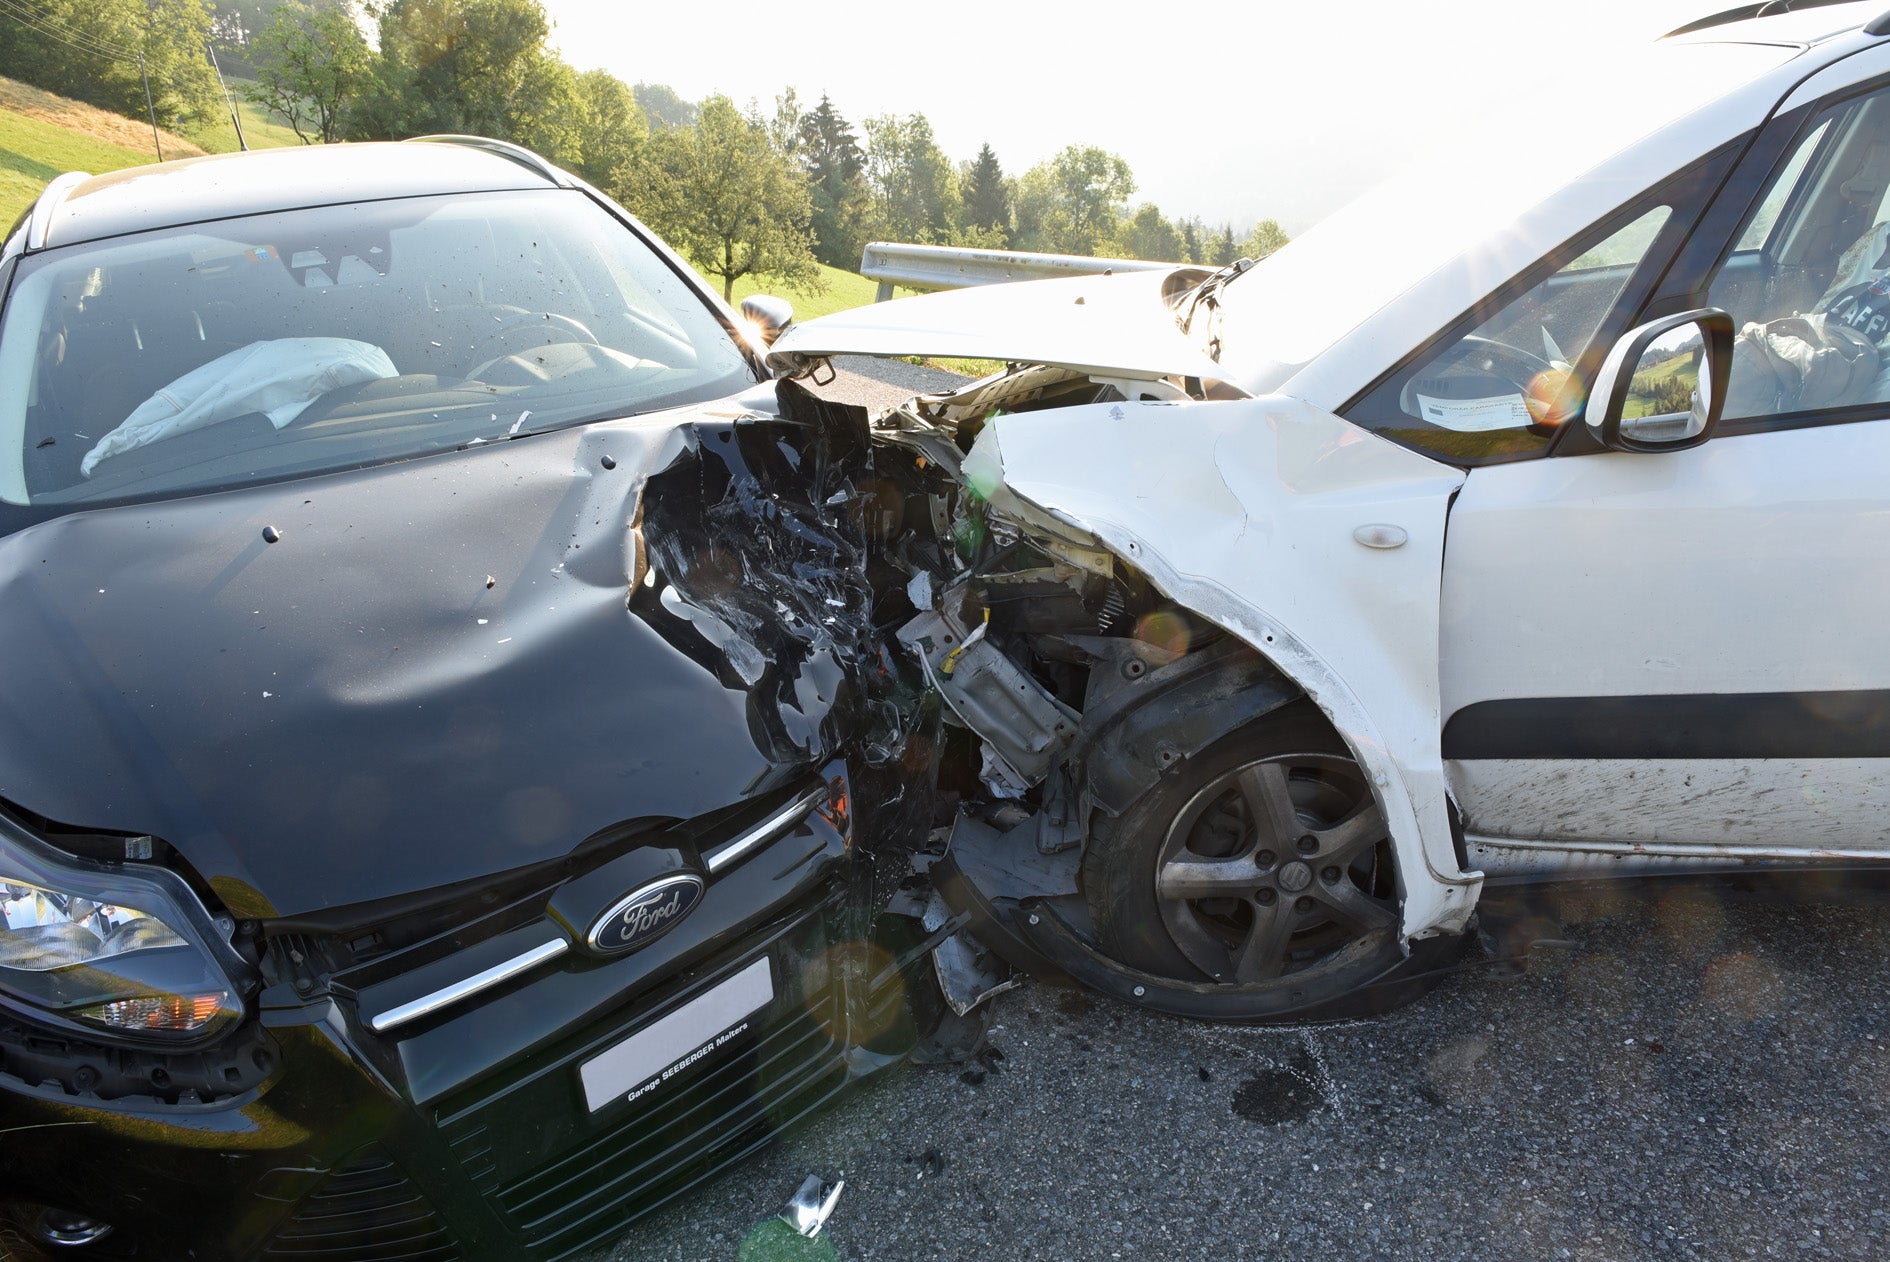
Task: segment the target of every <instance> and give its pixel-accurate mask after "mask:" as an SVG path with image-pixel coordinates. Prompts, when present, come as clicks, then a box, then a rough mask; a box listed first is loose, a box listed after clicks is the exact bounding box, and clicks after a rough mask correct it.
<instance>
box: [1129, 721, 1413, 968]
mask: <svg viewBox="0 0 1890 1262" xmlns="http://www.w3.org/2000/svg"><path fill="white" fill-rule="evenodd" d="M1390 875H1391V865H1390V856H1389V843H1388V829H1387V828H1386V826H1385V819H1384V813H1383V812H1382V811H1380V810H1379V808H1378V804H1377V801H1376V800H1375V799H1374V798H1373V796H1372V794H1371V792H1370V790H1369V787H1368V786H1367V785H1366V783H1365V781H1364V778H1363V777H1362V776H1361V775H1360V773H1359V769H1358V765H1357V764H1356V763H1354V762H1353V761H1352V760H1351V759H1349V758H1345V757H1342V756H1338V755H1333V754H1317V753H1298V754H1281V755H1276V756H1273V757H1269V758H1262V759H1256V760H1254V761H1252V762H1249V763H1245V764H1243V765H1242V766H1239V767H1236V768H1234V769H1232V770H1231V771H1228V772H1225V773H1223V774H1222V775H1220V776H1217V777H1215V778H1214V779H1213V780H1211V781H1209V782H1208V783H1207V784H1206V785H1204V786H1202V788H1201V789H1200V790H1199V791H1198V792H1197V793H1195V795H1194V796H1193V797H1191V798H1190V799H1189V800H1188V802H1187V804H1186V805H1185V806H1183V807H1182V809H1181V810H1180V811H1179V812H1177V814H1176V815H1175V818H1174V819H1173V821H1171V823H1170V824H1169V826H1168V830H1167V832H1166V834H1165V835H1164V836H1163V838H1162V845H1161V849H1160V850H1159V852H1158V853H1157V856H1156V863H1155V873H1154V878H1155V899H1156V905H1157V907H1158V908H1159V909H1160V913H1161V919H1162V925H1163V927H1164V928H1165V929H1166V930H1167V932H1168V936H1169V938H1170V940H1171V941H1172V942H1173V943H1174V945H1175V947H1176V949H1177V950H1179V951H1180V952H1181V954H1182V955H1183V956H1184V957H1185V958H1186V959H1187V960H1188V962H1189V963H1190V964H1192V965H1194V966H1195V967H1196V968H1198V969H1200V970H1201V972H1202V973H1204V974H1205V975H1206V976H1208V977H1210V978H1212V979H1214V980H1215V981H1219V982H1227V983H1234V984H1240V985H1265V984H1269V983H1274V982H1278V981H1280V980H1281V979H1282V978H1286V977H1290V976H1292V975H1294V974H1298V973H1303V972H1305V971H1307V970H1308V969H1311V968H1314V967H1316V966H1317V965H1318V964H1319V963H1320V962H1321V961H1322V960H1325V959H1327V958H1329V957H1330V956H1332V955H1333V953H1335V952H1336V951H1338V950H1340V949H1342V948H1343V947H1345V946H1347V945H1349V944H1351V943H1353V942H1356V941H1358V940H1359V939H1360V938H1363V937H1366V936H1368V935H1370V934H1373V933H1376V932H1380V931H1383V930H1387V929H1390V928H1392V927H1394V926H1395V925H1396V924H1397V918H1398V912H1397V899H1396V891H1395V889H1394V888H1393V887H1392V882H1391V880H1390Z"/></svg>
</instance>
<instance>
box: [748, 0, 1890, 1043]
mask: <svg viewBox="0 0 1890 1262" xmlns="http://www.w3.org/2000/svg"><path fill="white" fill-rule="evenodd" d="M1783 7H1784V6H1782V5H1768V6H1765V8H1767V9H1782V8H1783ZM1757 8H1758V6H1747V7H1746V8H1743V9H1740V10H1737V11H1735V12H1733V13H1731V14H1725V15H1721V16H1720V17H1718V18H1709V19H1706V20H1704V21H1702V22H1700V23H1696V24H1694V25H1693V26H1691V27H1688V28H1686V29H1684V30H1683V31H1680V32H1676V33H1674V34H1673V35H1671V36H1669V37H1667V38H1666V39H1664V40H1662V41H1659V42H1658V44H1657V45H1656V46H1655V47H1654V48H1653V49H1652V50H1651V53H1650V55H1648V56H1645V57H1627V56H1624V57H1623V59H1622V63H1621V64H1620V65H1618V66H1616V67H1612V68H1610V70H1609V72H1608V73H1605V74H1599V75H1597V76H1594V77H1591V78H1588V79H1585V80H1582V81H1578V82H1574V83H1570V84H1567V85H1564V86H1565V88H1566V90H1565V91H1564V90H1561V89H1558V91H1557V92H1556V93H1554V94H1553V95H1554V96H1556V97H1558V98H1561V99H1560V100H1559V102H1558V103H1557V104H1556V105H1555V107H1554V110H1555V113H1554V114H1553V115H1551V114H1550V113H1548V112H1547V111H1544V110H1538V111H1537V112H1536V113H1534V114H1533V115H1531V116H1529V117H1526V118H1525V117H1520V116H1519V117H1516V118H1513V119H1511V120H1509V121H1506V122H1504V123H1502V124H1500V125H1499V124H1495V123H1492V124H1491V125H1489V126H1488V127H1487V128H1485V129H1483V130H1480V131H1479V132H1478V133H1476V134H1471V135H1465V136H1462V137H1458V138H1455V139H1456V141H1457V144H1456V148H1457V151H1458V153H1459V154H1460V161H1461V170H1452V169H1449V167H1448V166H1446V165H1439V166H1437V167H1435V168H1433V169H1432V170H1431V171H1429V172H1427V173H1426V174H1425V175H1424V176H1423V177H1422V178H1416V179H1407V180H1404V181H1401V182H1399V183H1396V184H1394V185H1391V186H1389V187H1387V188H1386V189H1384V190H1383V191H1382V192H1380V193H1379V194H1376V195H1374V196H1370V197H1368V198H1366V199H1365V200H1364V201H1363V202H1361V203H1359V204H1356V205H1354V206H1352V207H1351V208H1349V209H1348V210H1346V211H1344V212H1341V213H1339V214H1337V215H1335V216H1333V217H1332V218H1331V219H1329V220H1328V221H1326V222H1324V223H1322V224H1320V225H1319V226H1318V227H1317V228H1316V229H1314V230H1313V231H1311V232H1308V233H1306V234H1304V235H1303V236H1302V237H1300V238H1299V239H1297V240H1295V241H1294V242H1293V243H1292V244H1291V245H1290V246H1288V247H1287V248H1285V249H1283V250H1281V251H1280V252H1279V253H1277V254H1275V255H1273V256H1271V257H1269V258H1267V259H1265V260H1263V261H1261V262H1259V263H1258V264H1253V265H1250V266H1242V265H1235V266H1234V267H1231V268H1226V269H1222V270H1221V271H1218V272H1214V273H1212V274H1205V273H1204V272H1203V271H1202V270H1200V269H1193V270H1189V269H1182V270H1177V271H1172V272H1143V273H1133V274H1118V275H1114V276H1107V277H1083V278H1077V279H1070V280H1055V281H1044V282H1033V283H1029V284H1014V285H1000V286H993V287H988V288H982V289H971V290H961V291H957V292H951V293H943V294H937V295H930V296H926V297H920V298H914V299H909V300H904V301H900V302H893V303H888V304H883V305H880V306H875V307H872V308H865V309H861V310H858V311H854V312H848V313H843V314H840V315H836V316H832V317H828V318H826V319H822V320H817V321H812V322H809V323H807V324H804V325H801V326H798V327H796V328H792V329H790V330H788V332H787V333H786V334H785V335H783V336H782V337H781V339H780V340H779V341H778V342H776V343H775V345H774V348H773V353H772V356H771V362H772V363H773V364H774V365H775V366H776V367H777V368H779V369H783V370H785V371H787V372H790V373H794V372H808V371H813V372H815V373H818V372H819V371H820V369H821V365H822V363H823V362H824V361H826V360H828V359H829V358H830V357H831V356H833V355H836V354H869V355H915V354H916V355H946V356H968V357H981V358H987V359H993V360H1000V361H1005V362H1006V363H1007V364H1008V367H1007V369H1006V370H1005V371H1003V372H1001V373H998V374H996V375H994V376H991V377H987V378H985V379H983V380H980V381H977V382H975V383H973V384H971V385H968V386H966V387H964V388H963V389H960V390H958V391H956V392H955V393H953V394H950V395H945V396H931V397H924V398H920V399H917V400H914V401H913V402H911V403H909V404H907V405H905V406H904V407H902V408H898V409H895V410H893V411H892V412H890V413H888V414H886V415H884V416H880V417H877V418H875V419H874V421H873V427H874V435H875V437H876V438H878V439H879V440H881V443H882V444H891V446H892V447H894V448H902V449H904V450H906V451H907V452H917V453H920V455H919V457H918V459H917V464H918V465H919V466H920V467H929V468H931V469H933V470H943V471H945V472H946V473H948V474H951V475H954V477H955V479H956V481H957V482H958V483H959V484H960V486H961V487H962V488H963V493H962V494H956V495H954V494H952V493H950V492H949V491H942V492H940V493H939V494H936V495H934V496H933V497H932V506H933V511H932V521H931V525H932V527H933V528H935V530H936V533H937V535H938V537H939V538H943V539H949V540H950V541H951V546H946V547H944V548H942V549H940V551H939V553H938V554H937V556H936V559H934V560H929V561H928V560H925V559H924V558H923V557H922V556H921V550H919V549H905V550H903V551H902V550H901V549H900V548H899V547H898V546H896V545H891V546H889V547H888V548H887V549H886V554H887V556H888V557H889V558H891V559H893V560H894V561H896V562H898V567H897V568H899V570H900V572H901V577H902V579H907V580H909V585H908V587H907V588H906V595H907V598H908V599H910V601H911V603H912V611H911V616H910V620H909V621H907V622H906V623H905V624H904V625H903V628H902V630H901V631H900V632H899V637H900V639H901V640H902V641H903V642H904V643H905V644H907V645H909V646H910V647H911V648H912V650H913V651H914V652H915V653H916V654H918V655H919V656H920V657H922V658H923V659H924V669H925V672H926V676H927V679H928V681H929V683H930V685H931V686H932V687H933V688H934V689H935V690H936V691H937V692H938V693H940V694H941V695H942V697H943V699H944V701H945V702H946V703H947V705H948V707H949V714H948V719H947V722H948V731H947V733H946V738H945V739H944V740H943V741H942V742H941V747H942V749H943V751H944V752H943V754H942V755H941V758H940V762H941V765H942V766H943V767H944V768H945V770H944V771H943V772H942V773H941V780H940V784H941V786H942V787H943V788H945V789H947V790H948V791H955V792H956V793H957V795H958V796H957V823H956V825H955V827H954V829H953V834H952V837H951V842H950V851H949V853H948V854H947V855H945V857H944V858H943V860H942V861H941V862H940V863H937V864H935V865H934V866H933V868H932V872H933V875H934V878H935V880H936V881H937V883H938V885H939V888H940V889H941V891H942V893H943V894H944V897H945V901H946V903H947V904H949V905H950V907H951V908H952V909H954V910H956V911H959V912H961V913H964V912H969V913H971V914H972V915H974V916H975V917H976V924H977V929H978V932H979V934H980V936H981V937H982V938H983V939H984V941H985V942H986V943H987V944H989V945H991V946H993V947H995V948H997V949H998V950H999V952H1000V953H1001V954H1004V955H1006V956H1007V957H1009V958H1011V959H1012V960H1013V961H1014V962H1017V963H1020V964H1024V965H1026V966H1029V967H1031V968H1034V969H1037V970H1039V971H1057V972H1062V973H1066V974H1069V975H1072V976H1075V977H1078V978H1080V979H1081V980H1083V981H1085V982H1087V983H1089V984H1091V985H1094V986H1096V987H1098V988H1100V989H1102V990H1105V991H1107V992H1109V993H1111V994H1115V995H1117V996H1119V997H1121V998H1123V999H1125V1000H1128V1001H1130V1002H1135V1003H1141V1004H1146V1005H1150V1006H1155V1007H1159V1008H1163V1009H1166V1010H1170V1011H1176V1012H1183V1013H1190V1014H1195V1015H1204V1016H1213V1017H1225V1018H1244V1019H1256V1018H1285V1017H1301V1016H1317V1015H1329V1014H1332V1013H1336V1012H1342V1011H1347V1010H1355V1009H1356V1008H1357V1007H1358V1006H1360V1005H1361V1004H1362V1003H1364V1002H1367V1001H1366V1000H1364V999H1362V998H1361V996H1365V995H1370V994H1372V993H1373V986H1374V984H1378V992H1377V993H1378V994H1379V997H1380V999H1382V998H1383V997H1384V996H1386V995H1388V994H1389V995H1393V996H1395V995H1396V994H1397V993H1401V992H1399V991H1398V990H1397V989H1396V988H1395V987H1393V988H1392V989H1390V990H1387V989H1386V984H1389V983H1399V982H1403V983H1404V984H1405V985H1404V988H1405V990H1409V989H1410V986H1411V985H1412V984H1414V983H1412V982H1411V979H1412V978H1413V977H1414V976H1416V975H1417V974H1419V973H1421V972H1422V971H1423V969H1422V968H1421V967H1419V965H1420V964H1422V963H1423V962H1425V961H1428V960H1430V959H1433V958H1435V957H1436V955H1437V954H1438V952H1439V951H1440V949H1441V948H1439V947H1437V946H1435V945H1431V944H1435V943H1437V942H1440V941H1442V942H1448V941H1450V940H1453V939H1455V938H1457V937H1458V936H1459V935H1461V934H1463V932H1464V931H1465V930H1466V928H1467V927H1468V926H1469V925H1470V924H1471V921H1472V914H1473V912H1474V911H1475V910H1476V907H1477V902H1478V898H1479V895H1480V893H1481V891H1482V890H1483V889H1484V887H1485V885H1486V884H1487V883H1491V882H1498V881H1508V880H1517V879H1540V878H1542V877H1545V876H1563V875H1565V876H1575V877H1587V876H1594V875H1603V874H1610V875H1612V874H1622V875H1625V874H1645V873H1656V872H1674V871H1702V870H1710V869H1726V868H1747V867H1771V866H1779V867H1800V866H1806V865H1826V864H1829V865H1856V864H1870V863H1880V862H1882V861H1884V860H1885V859H1886V858H1887V857H1890V781H1887V780H1886V777H1885V770H1886V768H1887V767H1890V761H1886V760H1890V652H1887V651H1886V649H1885V637H1886V633H1890V346H1887V343H1890V37H1887V35H1886V33H1890V14H1886V15H1884V16H1881V17H1880V16H1878V14H1879V12H1880V11H1881V8H1882V0H1876V3H1873V4H1864V5H1855V4H1853V5H1841V6H1830V7H1826V6H1814V5H1808V4H1803V3H1801V4H1798V5H1795V6H1793V8H1794V9H1796V10H1797V11H1795V12H1785V13H1779V14H1777V15H1774V16H1763V17H1752V16H1750V15H1751V14H1753V13H1755V12H1756V11H1757ZM1505 112H1506V113H1510V112H1512V111H1508V110H1506V111H1505ZM949 729H958V730H957V732H956V733H954V732H953V731H951V730H949ZM953 741H958V742H960V743H961V744H962V746H963V748H964V750H965V751H967V752H965V753H964V754H963V755H962V756H961V757H960V758H959V761H960V762H961V763H962V764H963V765H962V766H961V767H960V768H959V769H958V770H957V771H956V772H954V771H953V770H952V766H953V759H954V756H955V755H954V753H953V748H954V746H953V744H952V742H953Z"/></svg>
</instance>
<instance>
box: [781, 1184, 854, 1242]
mask: <svg viewBox="0 0 1890 1262" xmlns="http://www.w3.org/2000/svg"><path fill="white" fill-rule="evenodd" d="M846 1186H847V1181H846V1180H845V1179H840V1180H838V1181H836V1182H834V1183H826V1182H823V1181H822V1180H821V1177H820V1176H819V1175H817V1174H810V1175H808V1176H807V1177H806V1178H805V1179H803V1180H802V1181H801V1185H800V1187H798V1188H796V1189H795V1190H794V1195H793V1196H790V1197H789V1198H788V1203H787V1208H786V1209H784V1210H782V1211H781V1221H783V1222H785V1223H786V1224H787V1225H788V1226H790V1227H792V1228H793V1229H794V1230H795V1231H796V1232H798V1233H799V1234H800V1235H803V1236H806V1237H808V1238H809V1239H812V1238H813V1237H815V1236H818V1235H819V1234H820V1229H821V1228H822V1227H825V1226H826V1225H827V1220H828V1219H829V1218H830V1217H832V1216H833V1210H834V1206H835V1205H837V1204H838V1203H839V1201H840V1193H841V1192H843V1191H845V1190H846Z"/></svg>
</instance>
